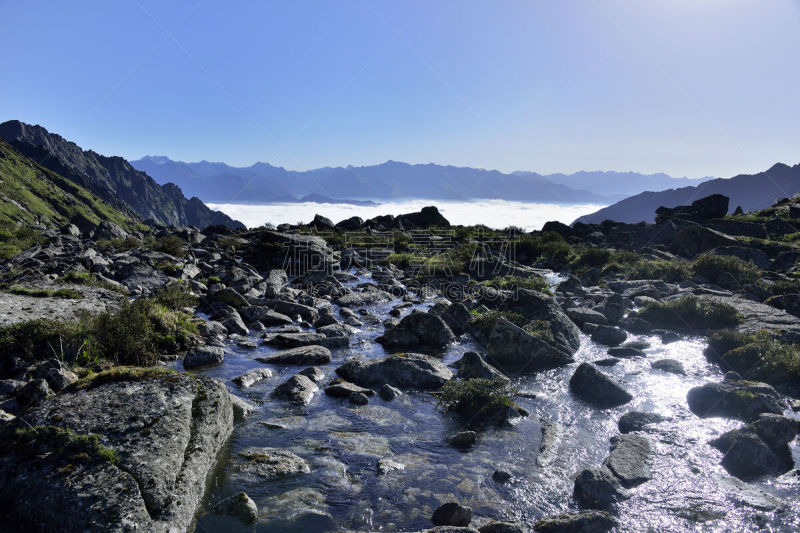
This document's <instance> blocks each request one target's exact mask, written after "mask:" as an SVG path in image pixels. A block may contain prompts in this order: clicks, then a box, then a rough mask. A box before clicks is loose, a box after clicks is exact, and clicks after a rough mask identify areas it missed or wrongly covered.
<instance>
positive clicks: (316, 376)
mask: <svg viewBox="0 0 800 533" xmlns="http://www.w3.org/2000/svg"><path fill="white" fill-rule="evenodd" d="M298 374H300V375H301V376H305V377H307V378H308V379H310V380H311V381H313V382H314V383H316V384H317V385H319V384H320V383H322V380H323V379H325V371H324V370H322V369H321V368H320V367H318V366H310V367H308V368H304V369H303V370H301V371H300V372H298Z"/></svg>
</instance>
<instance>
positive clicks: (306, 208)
mask: <svg viewBox="0 0 800 533" xmlns="http://www.w3.org/2000/svg"><path fill="white" fill-rule="evenodd" d="M427 205H435V206H436V207H438V208H439V211H440V212H441V213H442V214H443V215H444V216H445V218H447V220H449V221H450V223H452V224H457V225H473V224H485V225H486V226H489V227H490V228H506V227H508V226H517V227H520V228H523V229H525V231H532V230H538V229H541V228H542V226H543V225H544V223H545V222H548V221H550V220H558V221H559V222H563V223H565V224H570V223H571V222H572V221H573V220H575V219H576V218H578V217H580V216H582V215H586V214H588V213H593V212H595V211H597V210H598V209H601V208H603V207H605V206H604V205H599V204H538V203H536V204H534V203H524V202H509V201H505V200H476V201H472V202H446V201H440V200H408V201H397V202H385V203H381V204H379V205H375V206H359V205H352V204H318V203H312V202H306V203H287V204H267V205H246V204H208V206H209V207H210V208H212V209H218V210H220V211H222V212H223V213H225V214H227V215H229V216H231V217H233V218H235V219H236V220H240V221H242V222H243V223H244V224H245V225H247V227H249V228H252V227H256V226H261V225H262V224H266V223H271V224H275V225H276V226H277V225H278V224H283V223H288V224H297V223H303V224H306V223H308V222H310V221H311V220H312V219H313V218H314V215H315V214H320V215H322V216H325V217H328V218H330V219H331V220H333V222H334V223H335V222H339V221H340V220H344V219H346V218H350V217H352V216H359V217H361V218H363V219H364V220H366V219H368V218H372V217H375V216H378V215H402V214H403V213H412V212H414V211H419V210H420V209H422V208H423V207H425V206H427Z"/></svg>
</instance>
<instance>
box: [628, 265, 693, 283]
mask: <svg viewBox="0 0 800 533" xmlns="http://www.w3.org/2000/svg"><path fill="white" fill-rule="evenodd" d="M619 273H620V274H621V275H622V277H624V278H626V279H630V280H635V279H660V280H664V281H666V282H670V283H672V282H676V281H683V280H686V279H690V278H691V277H692V271H691V268H690V265H689V262H688V261H683V260H675V261H666V260H658V261H651V260H647V259H641V260H638V261H635V262H633V263H629V264H627V265H626V266H625V267H624V268H621V269H620V270H619Z"/></svg>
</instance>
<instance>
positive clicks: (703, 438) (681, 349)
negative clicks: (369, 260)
mask: <svg viewBox="0 0 800 533" xmlns="http://www.w3.org/2000/svg"><path fill="white" fill-rule="evenodd" d="M366 281H371V278H369V275H368V274H365V275H361V276H360V278H359V280H358V281H357V282H353V285H355V284H357V283H360V282H366ZM550 281H551V282H552V283H555V282H557V281H558V277H557V276H555V275H553V276H551V277H550ZM397 303H399V300H396V301H393V302H387V303H383V304H378V305H372V306H366V309H367V310H368V311H369V312H370V313H371V314H372V315H374V316H375V317H376V318H375V320H373V321H372V322H368V321H367V320H365V325H364V326H363V327H361V328H360V330H359V332H358V333H357V334H356V335H354V336H353V338H352V340H351V345H350V346H349V347H348V348H346V349H335V350H332V352H333V361H332V362H331V363H329V364H328V365H324V366H323V367H322V368H324V370H325V371H326V373H327V377H326V379H331V378H333V377H335V373H334V370H335V368H336V367H337V366H339V365H341V364H342V363H343V362H344V360H345V359H346V358H347V357H349V356H351V355H355V354H364V355H365V356H367V357H379V356H383V355H386V354H387V352H385V351H384V350H383V348H382V346H381V345H379V344H377V343H375V342H374V339H375V337H377V336H378V335H381V334H382V333H383V326H382V325H381V322H382V321H383V320H384V319H386V318H388V316H389V315H388V312H389V310H390V309H391V308H392V307H393V306H394V305H396V304H397ZM432 303H433V302H432V301H426V302H425V303H423V304H421V305H415V306H414V307H417V308H428V307H430V306H431V305H432ZM333 311H334V314H337V313H338V309H336V308H335V307H334V310H333ZM405 312H410V308H409V309H406V310H405ZM629 339H641V340H646V341H648V342H649V343H650V344H651V347H650V348H649V349H647V350H646V354H647V357H645V358H639V359H623V360H621V362H620V363H619V364H617V365H615V366H613V367H609V368H603V371H604V372H607V373H608V374H610V375H611V376H613V377H614V378H615V379H617V380H619V381H620V382H621V383H622V384H623V385H624V386H625V387H626V388H627V389H628V390H629V391H630V392H631V393H632V394H633V396H634V400H633V401H632V402H631V403H629V404H627V405H625V406H622V407H619V408H615V409H603V410H600V409H596V408H594V407H591V406H589V405H587V404H585V403H583V402H581V401H580V400H578V399H576V398H574V397H573V396H572V395H571V394H570V392H569V387H568V382H569V378H570V376H571V375H572V372H573V371H574V368H575V366H576V365H570V366H568V367H565V368H559V369H554V370H550V371H546V372H542V373H538V374H536V375H533V376H529V377H524V378H521V379H519V380H518V381H517V383H516V385H517V387H518V388H519V389H520V390H521V391H523V392H524V393H526V394H523V396H522V397H520V398H519V399H518V403H519V404H520V405H521V406H522V407H524V408H525V409H527V410H528V411H529V412H530V416H528V417H526V418H524V419H521V420H520V421H519V422H518V423H516V424H515V425H514V426H513V427H506V428H496V429H490V430H488V431H486V432H484V433H482V434H481V435H480V436H479V439H478V442H477V444H476V445H475V446H474V447H472V448H470V449H468V450H466V451H464V450H459V449H456V448H454V447H452V446H450V445H448V444H447V439H448V437H449V436H451V435H452V434H454V433H456V432H458V431H460V430H462V429H463V423H462V422H460V421H459V420H458V419H457V418H455V417H453V416H452V415H451V414H448V413H443V412H441V410H440V409H439V408H438V407H437V404H436V401H435V399H434V398H433V397H432V396H431V395H429V394H426V393H408V394H404V395H403V396H400V397H398V398H397V399H395V400H393V401H391V402H387V401H384V400H382V399H380V398H379V397H378V396H373V397H371V398H370V402H369V404H368V405H364V406H354V405H352V404H350V403H349V402H348V401H347V400H346V399H339V398H331V397H329V396H327V395H325V394H324V392H323V391H322V390H320V391H319V392H318V393H316V394H315V396H314V399H313V400H312V401H311V403H310V404H309V405H307V406H304V407H298V406H294V405H290V404H288V403H286V402H283V401H280V400H276V399H273V398H271V397H270V392H271V391H272V389H273V388H274V387H275V386H277V385H278V384H279V383H281V382H283V381H284V380H285V379H287V378H289V377H290V376H291V375H293V374H295V373H296V372H298V371H299V370H302V368H303V367H292V366H273V367H272V370H273V371H274V375H273V376H272V377H271V378H270V379H268V380H264V381H262V382H260V383H257V384H256V385H254V386H253V387H251V388H249V389H241V388H240V387H238V386H237V385H235V384H234V383H232V382H231V381H230V379H231V378H233V377H235V376H238V375H240V374H241V373H243V372H245V371H247V370H250V369H252V368H260V367H263V366H264V365H263V364H262V363H259V362H257V361H255V360H254V358H255V357H258V356H264V355H267V354H269V353H272V352H274V351H276V350H275V349H273V348H270V347H267V346H259V348H258V349H257V350H242V349H239V348H236V347H235V346H232V347H230V349H229V350H228V353H227V354H226V358H225V362H224V363H223V364H222V365H220V366H218V367H215V368H210V369H207V370H204V371H203V372H204V373H205V374H207V375H209V376H213V377H217V378H220V379H222V380H223V381H225V382H226V383H227V384H228V387H229V389H230V391H231V392H232V393H233V394H237V395H239V396H242V397H244V398H245V399H247V400H249V401H250V402H252V403H254V404H256V405H257V406H258V409H257V410H256V411H255V412H254V413H253V414H252V415H251V416H250V417H249V418H248V419H246V420H245V421H244V422H242V423H241V424H239V425H238V426H237V427H236V428H235V429H234V432H233V437H232V438H231V441H230V444H229V447H228V450H227V451H226V454H225V456H224V457H223V459H222V460H221V462H220V466H219V467H218V471H217V473H216V475H215V476H214V480H213V486H212V489H211V492H210V496H209V498H208V501H207V502H206V505H205V508H206V509H207V510H208V514H205V515H203V516H201V517H200V518H199V519H198V523H197V531H202V532H204V531H264V532H279V531H304V532H315V531H320V532H321V531H332V530H336V529H352V530H360V531H376V530H382V531H409V530H419V529H424V528H427V527H430V526H431V523H430V520H429V518H430V515H431V514H432V512H433V510H434V509H435V508H436V507H438V506H439V505H440V504H441V503H444V502H446V501H458V502H460V503H462V504H464V505H468V506H470V507H472V509H473V511H474V518H473V524H478V525H479V524H481V523H483V522H485V521H487V520H488V519H508V520H519V521H521V522H522V523H523V524H524V525H526V526H527V527H529V528H532V526H533V524H534V523H535V522H536V520H537V519H539V518H542V517H545V516H549V515H553V514H557V513H561V512H564V511H568V510H575V509H577V507H576V505H575V503H574V501H573V498H572V489H573V478H574V476H575V474H576V473H577V472H579V471H580V470H582V469H584V468H596V467H598V466H600V464H601V463H602V462H603V460H604V458H605V457H606V456H607V455H608V449H609V439H610V438H611V437H612V436H614V435H616V434H617V433H618V430H617V420H618V419H619V417H620V416H621V415H622V414H624V413H625V412H628V411H632V410H639V411H647V412H655V413H659V414H661V415H664V416H666V417H669V420H668V421H666V422H662V423H660V424H657V425H654V426H652V428H653V429H652V430H651V431H650V432H649V433H648V435H649V438H650V440H651V442H652V444H653V451H654V453H653V456H652V458H651V470H652V479H651V480H650V481H648V482H646V483H644V484H642V485H640V486H639V487H636V488H635V489H633V490H632V491H631V492H632V497H631V498H630V499H629V500H627V501H625V502H623V503H622V504H621V505H620V507H619V522H620V526H619V531H751V530H765V531H797V529H798V528H799V527H800V518H798V514H797V508H798V504H800V479H798V477H797V476H791V475H790V476H784V477H783V478H774V477H773V478H765V479H763V480H759V481H757V482H753V483H749V484H747V483H743V482H740V481H738V480H736V479H735V478H731V477H730V476H729V475H728V474H727V473H726V472H725V471H724V470H723V469H722V467H720V466H719V462H720V460H721V458H722V454H721V453H720V452H718V451H717V450H715V449H714V448H712V447H711V446H709V445H707V444H706V443H707V441H708V440H710V439H711V438H713V437H715V436H717V435H719V434H720V433H722V432H724V431H727V430H729V429H733V428H735V427H738V426H739V425H740V423H738V422H735V421H731V420H725V419H720V418H712V419H705V420H703V419H699V418H697V417H696V416H694V415H693V414H692V413H691V412H690V411H689V410H688V407H687V404H686V393H687V391H688V390H689V389H690V388H691V387H693V386H696V385H700V384H702V383H705V382H709V381H717V380H719V379H721V373H720V371H719V370H718V369H717V368H716V367H715V366H713V365H710V364H709V363H707V362H706V360H705V358H704V357H703V354H702V351H703V348H704V347H705V342H704V340H703V339H701V338H686V339H683V340H680V341H678V342H674V343H671V344H666V345H665V344H662V343H661V341H660V338H659V337H653V336H632V337H629ZM253 340H257V339H253ZM470 350H477V351H480V350H479V347H478V346H476V345H475V343H474V342H473V341H472V340H471V338H469V336H468V335H465V336H463V337H462V338H461V339H460V342H459V343H458V344H456V345H454V346H451V347H450V348H449V349H448V350H447V351H446V352H445V353H444V354H443V355H442V360H443V361H444V362H445V363H446V364H449V363H452V362H454V361H456V360H458V359H459V358H460V357H461V355H462V354H463V353H464V352H466V351H470ZM605 357H607V355H606V349H605V348H603V347H601V346H599V345H597V344H595V343H593V342H592V341H591V340H590V339H589V338H588V337H583V338H582V345H581V349H580V350H579V351H578V353H577V354H576V355H575V359H576V361H578V362H581V361H595V360H598V359H602V358H605ZM660 358H672V359H676V360H678V361H680V362H681V363H682V364H683V366H684V368H685V370H686V376H679V375H674V374H669V373H665V372H662V371H659V370H655V369H652V368H651V367H650V363H651V362H652V361H654V360H656V359H660ZM267 421H269V423H268V424H265V422H267ZM543 426H545V427H546V428H547V431H546V434H547V435H548V438H547V439H546V442H545V444H546V445H545V446H543V431H542V429H543ZM250 446H259V447H273V448H281V449H286V450H290V451H292V452H294V453H296V454H297V455H299V456H300V457H302V458H303V459H305V460H306V461H307V462H308V464H309V465H310V467H311V472H310V473H309V474H301V475H298V476H294V477H287V478H283V479H281V480H278V481H268V482H264V481H258V480H253V479H247V478H243V477H241V475H240V474H239V473H238V471H237V469H236V468H235V465H236V463H237V461H238V459H237V453H238V451H240V450H242V449H243V448H247V447H250ZM542 449H543V450H542ZM791 451H792V455H793V460H794V463H795V468H796V467H797V464H798V463H800V450H799V449H798V446H797V444H796V441H795V443H793V444H792V449H791ZM379 459H391V460H392V461H395V462H398V463H401V464H403V465H404V468H403V469H402V470H396V471H392V472H389V473H387V474H384V475H379V474H378V470H377V466H376V465H377V462H378V460H379ZM497 469H502V470H506V471H508V472H510V473H511V474H512V478H511V480H510V481H508V482H506V483H497V482H495V481H493V480H492V473H493V472H494V471H495V470H497ZM239 491H245V492H247V494H248V495H249V496H250V497H251V498H253V500H255V502H256V504H257V505H258V507H259V512H260V521H259V523H258V524H257V525H255V526H245V525H243V524H242V523H241V522H239V521H238V520H237V519H235V518H231V517H226V516H221V515H218V514H214V513H213V512H212V510H213V508H214V506H215V504H216V503H217V502H219V501H221V500H223V499H225V498H229V497H231V496H232V495H234V494H236V493H238V492H239ZM774 498H778V499H779V500H782V501H783V502H784V506H783V507H782V508H781V509H779V510H778V511H774V510H772V509H773V507H774V503H775V501H774Z"/></svg>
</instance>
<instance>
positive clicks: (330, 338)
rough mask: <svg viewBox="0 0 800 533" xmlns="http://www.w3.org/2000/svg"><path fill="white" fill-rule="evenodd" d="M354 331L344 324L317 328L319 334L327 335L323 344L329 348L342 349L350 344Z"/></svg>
mask: <svg viewBox="0 0 800 533" xmlns="http://www.w3.org/2000/svg"><path fill="white" fill-rule="evenodd" d="M351 332H352V329H351V328H350V326H347V325H344V324H330V325H327V326H322V327H320V328H317V333H322V334H323V335H325V340H324V341H322V344H323V345H325V346H327V347H328V348H341V347H344V346H348V345H349V344H350V334H351Z"/></svg>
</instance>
